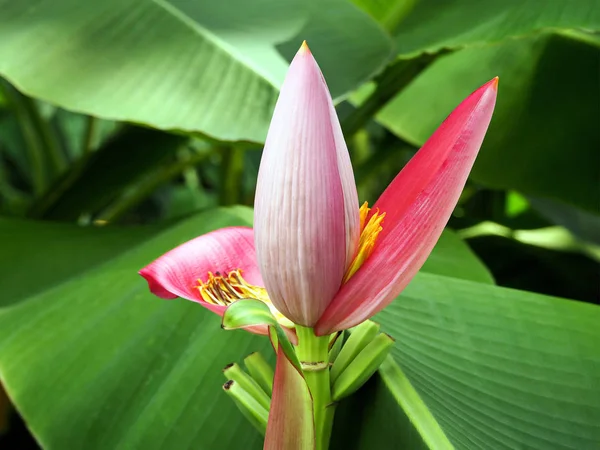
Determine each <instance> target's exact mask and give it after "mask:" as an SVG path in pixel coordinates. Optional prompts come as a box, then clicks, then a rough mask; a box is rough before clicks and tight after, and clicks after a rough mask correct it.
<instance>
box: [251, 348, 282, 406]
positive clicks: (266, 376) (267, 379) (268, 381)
mask: <svg viewBox="0 0 600 450" xmlns="http://www.w3.org/2000/svg"><path fill="white" fill-rule="evenodd" d="M244 364H245V365H246V369H248V372H250V376H251V377H252V378H254V381H256V382H257V383H258V385H259V386H260V387H261V388H262V390H263V391H264V392H265V393H266V394H267V395H268V396H269V397H270V396H271V394H272V393H273V377H274V376H275V373H274V372H273V368H272V367H271V365H270V364H269V363H268V362H267V361H266V360H265V358H263V356H262V355H261V354H260V353H258V352H254V353H251V354H250V355H248V356H246V358H245V359H244Z"/></svg>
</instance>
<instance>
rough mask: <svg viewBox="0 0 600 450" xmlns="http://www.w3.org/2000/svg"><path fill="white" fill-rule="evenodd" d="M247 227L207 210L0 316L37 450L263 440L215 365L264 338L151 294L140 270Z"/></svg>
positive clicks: (11, 373)
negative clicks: (212, 236) (204, 237)
mask: <svg viewBox="0 0 600 450" xmlns="http://www.w3.org/2000/svg"><path fill="white" fill-rule="evenodd" d="M243 223H246V219H242V218H241V217H240V215H239V214H237V213H236V211H235V210H233V211H231V210H227V211H217V212H212V213H207V214H204V215H202V216H199V217H197V218H196V220H193V221H188V222H186V223H183V224H181V225H180V226H176V227H174V228H172V229H171V230H169V231H168V232H166V233H164V234H161V235H160V236H159V237H157V238H155V239H153V240H151V241H149V242H148V243H147V244H144V245H142V246H141V247H137V248H135V249H134V250H131V251H129V252H127V253H125V254H124V255H123V256H122V257H120V258H116V259H112V260H110V262H108V263H106V264H104V265H103V266H101V267H98V268H97V269H93V270H91V271H88V272H87V273H86V275H85V277H83V276H81V275H79V276H74V277H71V278H68V279H67V280H68V281H64V282H63V283H62V284H60V285H58V286H56V287H55V288H53V289H49V290H46V291H45V292H43V293H41V294H39V295H36V296H34V297H32V298H31V299H30V300H28V301H27V302H24V303H19V304H18V305H16V306H13V307H10V308H7V309H4V310H3V311H1V312H0V330H1V332H0V334H1V340H0V375H1V377H2V380H3V382H4V384H5V386H6V388H7V391H8V392H9V393H10V396H11V398H12V400H13V402H14V403H15V404H16V405H17V407H18V409H19V410H20V411H21V413H22V414H23V416H24V417H25V420H26V421H27V423H28V426H29V427H30V429H31V430H32V432H33V433H34V435H35V436H36V437H37V439H39V441H40V443H41V444H42V445H43V446H44V448H58V449H62V448H90V449H91V448H102V449H104V448H155V449H159V448H178V449H179V448H181V449H185V448H206V449H212V448H236V446H237V445H239V443H240V442H244V444H245V445H247V448H258V447H259V446H260V436H259V435H258V433H256V432H255V431H254V430H253V429H252V428H251V427H250V426H249V425H247V424H246V423H245V421H244V418H243V416H242V415H241V414H239V412H238V411H236V408H235V406H234V404H233V403H232V402H230V401H229V399H227V398H224V397H225V396H224V394H223V393H222V390H221V388H220V385H221V384H222V382H223V380H222V375H221V373H220V372H221V370H220V369H221V368H222V367H223V366H225V365H226V364H227V363H230V362H232V361H234V360H236V359H241V358H242V357H244V356H245V355H247V354H248V353H250V352H251V351H255V350H259V351H261V350H262V351H268V350H269V348H270V345H269V343H268V340H267V339H265V338H263V339H260V338H258V337H254V336H251V335H250V334H248V333H245V332H225V331H223V330H221V329H220V327H219V318H218V317H217V316H216V315H213V314H210V313H208V312H205V311H204V310H203V308H201V307H199V306H198V305H196V304H194V303H192V302H188V301H183V300H182V301H174V302H166V301H162V300H159V299H157V298H156V297H153V296H152V295H150V294H149V293H148V290H147V287H146V286H145V283H144V282H143V280H142V279H141V278H140V277H139V275H137V273H136V270H137V269H139V268H140V267H142V266H143V265H144V264H146V263H147V262H148V261H150V260H151V259H152V258H154V257H156V256H158V255H160V254H161V253H162V252H164V251H165V250H168V249H169V248H170V247H172V246H174V245H176V244H178V243H180V242H181V241H182V237H183V238H185V237H191V236H193V235H195V234H198V233H202V232H206V231H209V230H211V229H212V228H215V227H220V226H225V225H235V224H243ZM69 231H71V230H70V229H69ZM24 235H26V233H25V234H24ZM2 236H4V234H3V235H2ZM68 236H69V234H66V235H63V239H68ZM12 238H13V240H14V242H15V244H17V243H18V240H17V237H16V236H14V235H13V236H12ZM3 245H6V242H3ZM87 246H88V247H91V246H93V241H91V240H90V241H88V242H87ZM2 256H4V253H3V255H2ZM63 256H65V258H64V259H65V260H67V258H66V255H63ZM6 263H7V261H4V262H3V265H4V266H6ZM42 267H46V268H47V269H48V270H52V267H51V266H45V265H44V266H42ZM38 268H39V267H38ZM30 269H31V270H35V269H36V265H35V261H32V264H31V265H30ZM4 273H6V271H5V272H4ZM36 275H37V273H32V274H31V280H35V277H36ZM30 282H31V281H30ZM223 399H224V400H223ZM232 429H234V430H236V432H235V433H231V432H230V430H232Z"/></svg>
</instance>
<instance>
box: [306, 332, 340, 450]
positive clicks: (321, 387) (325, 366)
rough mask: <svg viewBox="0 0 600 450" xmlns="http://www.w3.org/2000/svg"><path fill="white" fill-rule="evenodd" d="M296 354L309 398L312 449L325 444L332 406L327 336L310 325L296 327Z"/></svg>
mask: <svg viewBox="0 0 600 450" xmlns="http://www.w3.org/2000/svg"><path fill="white" fill-rule="evenodd" d="M296 333H297V335H298V346H297V348H296V354H297V355H298V359H299V360H300V364H302V369H303V371H304V378H305V379H306V384H307V385H308V388H309V390H310V393H311V396H312V400H313V413H314V419H315V442H316V447H315V448H316V450H326V449H327V448H328V447H329V439H330V437H331V428H332V426H333V416H334V414H335V405H334V404H333V402H332V400H331V385H330V381H329V336H320V337H319V336H315V334H314V332H313V330H312V328H305V327H301V326H296Z"/></svg>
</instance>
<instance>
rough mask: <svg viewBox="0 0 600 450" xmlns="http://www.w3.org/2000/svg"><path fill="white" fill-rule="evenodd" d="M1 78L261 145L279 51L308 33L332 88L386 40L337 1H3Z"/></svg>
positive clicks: (91, 107) (46, 95)
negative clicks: (258, 142)
mask: <svg viewBox="0 0 600 450" xmlns="http://www.w3.org/2000/svg"><path fill="white" fill-rule="evenodd" d="M0 10H1V11H2V15H0V74H2V75H3V76H5V77H6V78H7V79H8V80H9V81H11V82H12V83H13V84H14V85H15V86H17V87H18V88H19V89H20V90H22V91H23V92H25V93H27V94H29V95H32V96H34V97H39V98H41V99H44V100H47V101H49V102H51V103H55V104H57V105H60V106H63V107H65V108H66V109H70V110H75V111H81V112H85V113H89V114H92V115H95V116H101V117H105V118H111V119H117V120H126V121H132V122H138V123H144V124H148V125H151V126H153V127H156V128H163V129H179V130H187V131H198V132H201V133H204V134H206V135H209V136H212V137H215V138H218V139H222V140H250V141H262V140H263V139H264V137H265V135H266V130H267V127H268V124H269V120H270V116H271V113H272V109H273V106H274V103H275V99H276V97H277V91H278V86H279V84H280V83H281V81H282V79H283V76H284V74H285V71H286V67H287V63H286V59H285V58H284V57H283V56H282V55H281V53H279V52H278V49H280V50H281V51H282V52H283V54H284V56H285V57H286V58H288V59H289V58H290V57H291V56H292V55H293V52H294V51H295V50H297V48H298V47H299V45H300V43H301V42H302V39H307V40H308V41H309V44H310V45H311V46H312V48H313V51H314V53H315V55H316V57H317V58H318V59H319V61H320V62H321V64H322V68H323V71H324V73H325V76H326V77H327V79H328V81H329V84H330V87H331V89H332V92H333V93H334V95H340V94H343V93H344V92H347V91H348V90H350V89H352V88H354V87H356V86H357V84H358V83H360V82H361V81H363V80H365V79H366V78H368V77H369V76H370V75H371V74H372V73H373V72H374V71H376V70H377V69H378V68H379V67H380V66H381V65H382V64H383V63H384V62H385V61H386V60H387V58H388V57H389V55H390V51H391V41H390V39H389V38H388V37H387V36H386V35H385V33H384V32H383V31H382V30H381V29H380V28H379V26H378V25H377V23H376V22H375V21H373V20H371V19H370V18H369V16H368V15H367V14H366V13H363V12H362V11H360V10H359V9H358V8H356V7H354V5H351V4H349V3H348V2H346V1H345V0H326V1H324V2H321V1H316V0H310V1H301V0H283V1H279V0H260V1H253V2H247V1H245V0H234V1H227V2H201V1H195V2H190V1H184V0H172V1H170V2H168V1H166V0H153V1H151V0H129V1H125V2H123V1H121V0H108V1H104V2H81V1H79V0H54V1H49V0H23V1H19V2H13V1H10V0H0Z"/></svg>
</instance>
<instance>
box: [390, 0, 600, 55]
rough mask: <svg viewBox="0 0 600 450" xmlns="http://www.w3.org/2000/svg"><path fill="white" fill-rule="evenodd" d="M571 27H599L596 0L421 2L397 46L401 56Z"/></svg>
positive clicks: (398, 36) (404, 25) (402, 28)
mask: <svg viewBox="0 0 600 450" xmlns="http://www.w3.org/2000/svg"><path fill="white" fill-rule="evenodd" d="M399 3H402V1H399ZM571 28H584V29H589V30H598V29H600V8H598V2H597V1H596V0H578V1H571V0H552V1H546V2H545V1H539V0H525V1H524V0H503V1H491V2H482V1H478V0H454V1H447V2H440V1H438V0H421V1H419V2H417V4H416V7H415V8H414V10H413V11H412V13H411V14H410V15H409V16H408V17H407V18H406V20H405V21H403V22H402V24H401V25H400V29H399V31H398V33H397V34H396V44H397V47H398V51H399V53H400V54H404V55H406V54H412V53H418V52H422V51H437V50H440V49H443V48H457V47H463V46H467V45H474V44H485V43H495V42H498V41H500V40H503V39H506V38H508V37H515V36H524V35H527V34H531V33H535V32H538V31H541V30H547V29H571Z"/></svg>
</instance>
